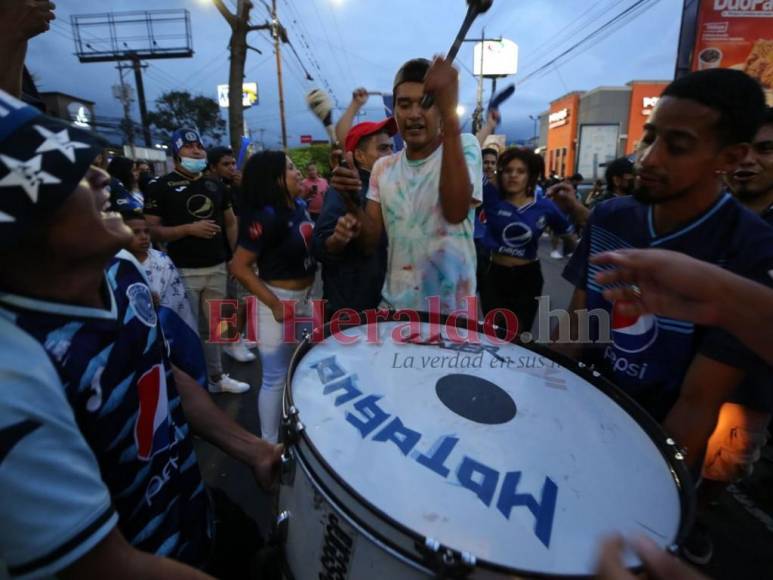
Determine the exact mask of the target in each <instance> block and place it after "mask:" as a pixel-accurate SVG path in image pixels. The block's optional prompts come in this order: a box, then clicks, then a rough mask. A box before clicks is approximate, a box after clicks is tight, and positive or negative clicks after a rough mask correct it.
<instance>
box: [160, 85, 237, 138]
mask: <svg viewBox="0 0 773 580" xmlns="http://www.w3.org/2000/svg"><path fill="white" fill-rule="evenodd" d="M148 123H149V124H150V125H152V126H154V127H155V128H156V129H157V130H158V131H159V132H160V133H161V134H163V135H164V137H165V139H166V140H169V139H170V138H171V135H172V133H173V132H174V131H175V130H176V129H180V128H183V127H189V128H194V129H196V130H198V132H199V134H200V135H201V136H202V139H203V138H204V137H209V138H210V140H211V142H214V143H220V142H221V140H222V138H223V136H224V135H225V121H223V119H221V118H220V106H219V105H218V104H217V101H215V100H214V99H210V98H209V97H205V96H204V95H197V96H195V97H194V96H192V95H191V94H190V93H189V92H187V91H169V92H168V93H164V94H163V95H161V96H160V97H159V98H158V99H156V110H155V111H152V112H150V113H148Z"/></svg>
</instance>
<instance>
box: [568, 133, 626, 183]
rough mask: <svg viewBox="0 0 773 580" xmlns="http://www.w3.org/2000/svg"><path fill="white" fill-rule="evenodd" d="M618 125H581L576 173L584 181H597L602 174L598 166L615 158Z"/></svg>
mask: <svg viewBox="0 0 773 580" xmlns="http://www.w3.org/2000/svg"><path fill="white" fill-rule="evenodd" d="M619 134H620V126H619V125H582V126H581V127H580V144H579V153H578V155H577V173H582V175H583V177H584V178H585V179H591V178H592V179H598V177H599V176H600V175H602V174H603V173H604V171H603V169H600V168H599V165H601V164H602V163H606V162H607V161H612V159H615V158H616V157H617V142H618V136H619Z"/></svg>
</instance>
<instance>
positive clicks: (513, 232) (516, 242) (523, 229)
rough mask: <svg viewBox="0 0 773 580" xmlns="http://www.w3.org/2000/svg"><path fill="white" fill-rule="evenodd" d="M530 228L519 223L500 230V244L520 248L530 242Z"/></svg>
mask: <svg viewBox="0 0 773 580" xmlns="http://www.w3.org/2000/svg"><path fill="white" fill-rule="evenodd" d="M531 237H532V233H531V228H529V226H527V225H526V224H523V223H521V222H513V223H511V224H508V225H507V227H506V228H505V229H504V230H502V242H503V243H504V244H505V245H506V246H509V247H510V248H522V247H523V246H525V245H526V244H528V243H529V242H530V241H531Z"/></svg>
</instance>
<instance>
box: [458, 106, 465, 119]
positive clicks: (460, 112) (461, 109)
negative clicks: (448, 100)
mask: <svg viewBox="0 0 773 580" xmlns="http://www.w3.org/2000/svg"><path fill="white" fill-rule="evenodd" d="M466 112H467V109H465V108H464V105H456V116H457V117H464V114H465V113H466Z"/></svg>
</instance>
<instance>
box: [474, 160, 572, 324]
mask: <svg viewBox="0 0 773 580" xmlns="http://www.w3.org/2000/svg"><path fill="white" fill-rule="evenodd" d="M537 157H538V156H537V155H536V154H535V153H532V152H531V151H529V150H528V149H521V148H513V149H508V150H507V151H505V152H504V153H503V154H502V155H501V156H500V158H499V165H498V170H497V185H498V187H499V199H497V200H496V201H494V202H493V203H489V204H487V205H486V207H485V208H484V211H485V216H486V236H485V238H484V240H485V244H486V246H487V247H488V248H489V249H490V250H491V265H490V266H489V269H488V272H487V274H486V282H485V284H484V286H483V287H484V291H483V293H482V295H481V300H482V302H483V312H484V314H488V313H489V312H491V311H492V310H495V309H498V308H503V309H507V310H510V311H512V312H513V313H515V315H516V316H517V317H518V333H519V334H520V333H521V332H524V331H528V330H530V329H531V325H532V323H533V322H534V317H535V315H536V313H537V306H538V304H537V301H536V297H537V296H539V295H540V294H541V293H542V284H543V278H542V270H541V269H540V263H539V259H538V257H537V249H538V246H539V239H540V236H541V235H542V232H543V231H544V230H545V227H548V226H549V227H550V228H551V230H553V231H554V232H555V233H556V234H558V235H561V236H568V237H570V238H572V241H574V234H573V233H572V226H571V225H570V223H569V221H568V220H567V219H566V216H564V214H562V213H561V211H560V210H559V209H558V207H556V205H555V204H554V203H553V202H552V201H550V200H549V199H546V198H536V197H535V195H534V192H535V189H536V186H537V180H538V179H539V177H540V167H541V165H540V163H539V159H538V158H537Z"/></svg>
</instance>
